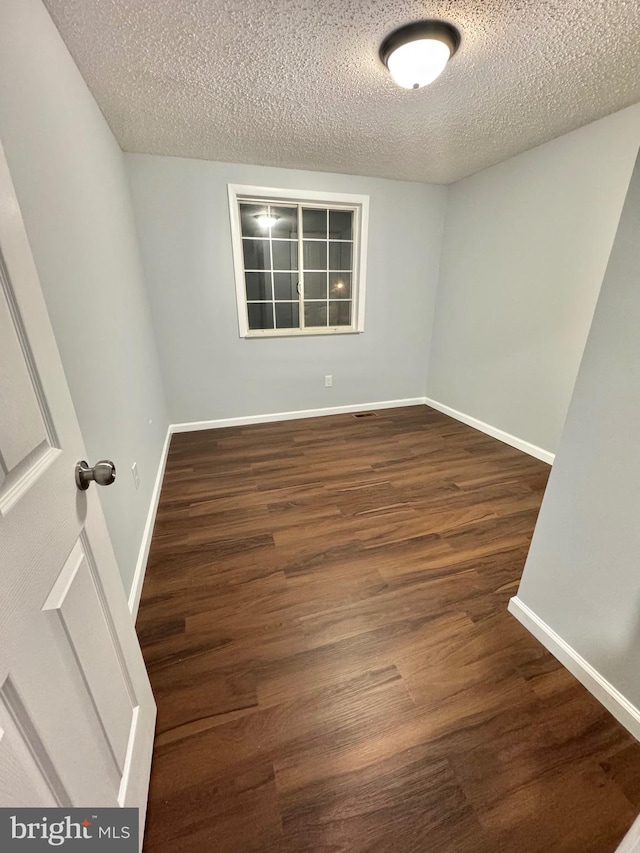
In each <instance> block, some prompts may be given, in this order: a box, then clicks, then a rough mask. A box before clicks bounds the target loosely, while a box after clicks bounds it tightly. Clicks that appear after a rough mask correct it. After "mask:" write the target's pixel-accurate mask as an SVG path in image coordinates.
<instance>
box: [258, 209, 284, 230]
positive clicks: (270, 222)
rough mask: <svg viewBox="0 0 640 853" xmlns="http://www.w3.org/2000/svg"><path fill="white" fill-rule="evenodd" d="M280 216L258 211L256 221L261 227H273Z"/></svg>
mask: <svg viewBox="0 0 640 853" xmlns="http://www.w3.org/2000/svg"><path fill="white" fill-rule="evenodd" d="M279 218H280V217H279V216H271V215H270V214H268V213H258V214H257V216H256V222H257V223H258V225H260V227H261V228H273V226H274V225H275V224H276V222H277V221H278V219H279Z"/></svg>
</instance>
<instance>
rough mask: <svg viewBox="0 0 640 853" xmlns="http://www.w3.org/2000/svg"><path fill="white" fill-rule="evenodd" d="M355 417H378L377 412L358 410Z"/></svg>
mask: <svg viewBox="0 0 640 853" xmlns="http://www.w3.org/2000/svg"><path fill="white" fill-rule="evenodd" d="M353 417H354V418H377V417H378V413H377V412H358V414H357V415H354V416H353Z"/></svg>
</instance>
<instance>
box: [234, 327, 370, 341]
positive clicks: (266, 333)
mask: <svg viewBox="0 0 640 853" xmlns="http://www.w3.org/2000/svg"><path fill="white" fill-rule="evenodd" d="M362 333H363V330H361V329H353V328H351V327H349V328H346V329H341V328H340V327H339V326H337V327H330V328H327V329H262V330H259V329H252V330H251V331H250V332H247V333H246V335H242V337H244V338H245V339H246V340H260V338H310V337H325V336H327V335H361V334H362Z"/></svg>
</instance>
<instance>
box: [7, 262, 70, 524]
mask: <svg viewBox="0 0 640 853" xmlns="http://www.w3.org/2000/svg"><path fill="white" fill-rule="evenodd" d="M0 284H1V285H2V287H0V364H2V366H3V367H2V375H1V380H2V383H3V388H2V397H3V399H8V400H12V401H14V405H12V406H10V407H9V408H8V409H7V410H6V411H4V412H3V414H2V416H1V417H0V512H1V513H3V514H4V513H6V512H7V511H8V510H9V509H10V507H11V506H12V505H13V503H14V502H15V501H16V500H17V499H18V498H19V497H20V494H21V493H22V491H24V489H26V488H28V487H29V485H30V484H31V483H32V482H33V481H34V480H35V479H37V476H38V472H39V471H41V470H42V469H43V467H45V466H46V463H47V462H49V461H52V460H53V458H54V457H55V455H56V450H55V448H54V447H53V446H52V445H53V444H55V441H54V440H52V439H53V437H52V435H51V429H50V428H48V426H47V422H46V421H45V416H44V413H43V411H42V408H41V403H40V400H39V398H38V395H37V393H36V389H35V387H34V383H33V380H32V370H31V359H30V358H29V354H28V353H26V352H25V351H24V349H23V345H22V344H21V340H24V333H23V331H22V330H19V329H18V327H17V326H16V321H17V320H18V316H17V314H16V311H15V306H13V305H12V306H11V308H13V310H10V303H9V300H10V299H11V295H12V292H11V287H10V284H9V280H8V277H7V273H6V270H5V269H4V265H2V266H0ZM47 420H49V421H50V419H49V418H47Z"/></svg>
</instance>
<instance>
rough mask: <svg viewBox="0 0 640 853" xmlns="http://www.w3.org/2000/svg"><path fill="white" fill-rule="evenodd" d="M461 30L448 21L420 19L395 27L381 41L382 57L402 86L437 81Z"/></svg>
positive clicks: (457, 41) (413, 85)
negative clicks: (395, 28) (398, 27)
mask: <svg viewBox="0 0 640 853" xmlns="http://www.w3.org/2000/svg"><path fill="white" fill-rule="evenodd" d="M459 44H460V33H459V32H458V30H457V29H456V28H455V27H454V26H452V25H451V24H448V23H446V21H416V22H415V23H414V24H407V25H406V26H404V27H400V29H398V30H394V31H393V32H392V33H390V34H389V35H388V36H387V37H386V39H385V40H384V41H383V42H382V44H381V45H380V59H381V60H382V61H383V62H384V64H385V65H386V66H387V68H388V69H389V74H391V76H392V77H393V79H394V80H395V82H396V83H397V84H398V86H402V87H403V88H404V89H420V88H421V87H422V86H428V85H429V83H433V81H434V80H435V79H436V77H439V76H440V75H441V74H442V72H443V71H444V69H445V66H446V64H447V62H448V61H449V59H450V58H451V57H452V56H453V54H454V53H455V52H456V50H457V49H458V46H459Z"/></svg>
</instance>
